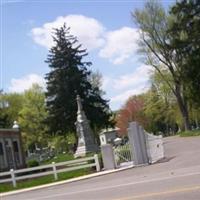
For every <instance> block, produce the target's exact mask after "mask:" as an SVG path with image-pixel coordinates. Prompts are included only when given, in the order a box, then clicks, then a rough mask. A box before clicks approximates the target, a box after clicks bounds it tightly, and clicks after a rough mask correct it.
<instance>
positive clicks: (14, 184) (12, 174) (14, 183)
mask: <svg viewBox="0 0 200 200" xmlns="http://www.w3.org/2000/svg"><path fill="white" fill-rule="evenodd" d="M10 174H11V178H12V183H13V187H16V186H17V184H16V179H15V172H14V169H11V170H10Z"/></svg>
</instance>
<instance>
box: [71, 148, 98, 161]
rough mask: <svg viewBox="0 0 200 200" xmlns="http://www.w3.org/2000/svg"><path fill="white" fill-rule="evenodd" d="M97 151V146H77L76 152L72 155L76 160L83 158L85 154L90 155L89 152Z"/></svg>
mask: <svg viewBox="0 0 200 200" xmlns="http://www.w3.org/2000/svg"><path fill="white" fill-rule="evenodd" d="M97 151H99V149H98V147H97V145H89V146H87V148H86V146H85V145H84V146H78V147H77V150H76V152H75V154H74V158H78V157H85V156H86V154H87V153H91V152H97Z"/></svg>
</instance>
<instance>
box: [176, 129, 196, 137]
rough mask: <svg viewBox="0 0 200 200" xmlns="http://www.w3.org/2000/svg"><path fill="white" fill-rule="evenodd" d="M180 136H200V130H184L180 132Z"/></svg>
mask: <svg viewBox="0 0 200 200" xmlns="http://www.w3.org/2000/svg"><path fill="white" fill-rule="evenodd" d="M179 135H180V137H192V136H200V130H192V131H183V132H180V133H179Z"/></svg>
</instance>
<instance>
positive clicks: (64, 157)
mask: <svg viewBox="0 0 200 200" xmlns="http://www.w3.org/2000/svg"><path fill="white" fill-rule="evenodd" d="M73 159H74V155H73V154H70V153H60V154H57V155H56V156H55V157H54V158H52V159H50V160H47V161H43V162H42V163H40V165H46V164H51V163H52V162H55V163H58V162H65V161H68V160H73Z"/></svg>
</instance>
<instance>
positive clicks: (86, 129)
mask: <svg viewBox="0 0 200 200" xmlns="http://www.w3.org/2000/svg"><path fill="white" fill-rule="evenodd" d="M76 100H77V106H78V112H77V120H76V123H75V125H76V134H77V136H78V146H77V150H76V152H75V154H74V157H75V158H76V157H84V156H85V155H86V153H88V152H96V151H98V146H97V144H96V143H95V140H94V135H93V133H92V130H91V128H90V125H89V121H88V119H87V117H86V115H85V112H84V111H83V108H82V104H81V99H80V96H79V95H77V98H76Z"/></svg>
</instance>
